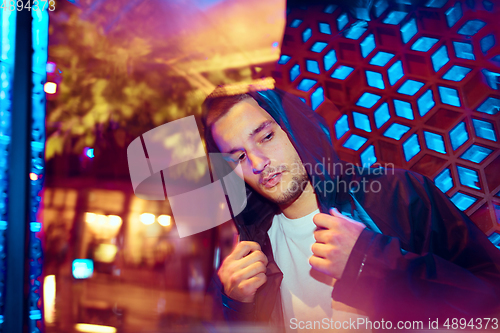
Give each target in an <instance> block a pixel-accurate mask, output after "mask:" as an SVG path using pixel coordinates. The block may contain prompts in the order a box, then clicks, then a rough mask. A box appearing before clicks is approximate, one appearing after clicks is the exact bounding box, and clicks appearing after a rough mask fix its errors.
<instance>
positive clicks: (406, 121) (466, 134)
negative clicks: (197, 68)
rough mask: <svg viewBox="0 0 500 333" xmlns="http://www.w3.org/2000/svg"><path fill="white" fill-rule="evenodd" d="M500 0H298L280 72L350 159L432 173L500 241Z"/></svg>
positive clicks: (281, 83)
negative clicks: (394, 0) (361, 12)
mask: <svg viewBox="0 0 500 333" xmlns="http://www.w3.org/2000/svg"><path fill="white" fill-rule="evenodd" d="M401 2H404V1H401ZM499 7H500V4H498V3H493V2H491V1H470V0H467V1H456V0H450V1H447V0H430V1H428V2H427V3H425V4H424V5H421V6H418V7H415V6H406V5H404V4H401V5H399V6H398V7H397V8H391V7H390V6H389V5H388V3H387V1H375V4H374V6H373V8H372V10H371V12H370V13H369V16H370V20H369V21H368V20H367V21H363V20H356V19H355V18H353V17H352V16H351V15H350V14H349V13H347V12H344V11H343V9H342V8H340V7H337V6H335V5H321V6H310V7H307V8H305V7H304V8H293V9H291V10H289V11H288V13H287V27H286V29H285V35H284V38H283V45H282V49H281V57H280V59H279V61H278V63H277V64H276V68H275V70H274V71H273V73H272V76H273V77H274V78H275V80H276V84H277V86H278V87H279V88H282V89H284V90H288V91H291V92H293V93H294V94H296V95H298V96H301V98H302V99H303V100H304V102H306V103H307V104H309V105H310V106H311V107H312V108H313V109H314V110H316V112H318V113H320V114H321V115H322V116H323V117H324V118H325V119H326V120H327V121H328V123H329V125H330V126H331V129H332V133H335V138H334V144H335V148H336V149H337V151H338V152H339V155H340V156H341V158H342V159H344V160H346V161H349V162H355V163H359V164H364V165H372V164H373V163H376V162H377V163H382V164H383V163H393V164H394V165H395V167H400V168H405V169H409V170H414V171H417V172H419V173H421V174H424V175H426V176H428V177H429V178H431V179H433V180H434V182H435V184H436V185H437V186H438V187H439V188H440V189H441V191H443V192H445V193H446V194H447V195H448V196H449V197H450V198H451V200H452V201H453V202H454V203H455V205H456V206H457V207H458V208H459V209H461V210H463V211H464V212H465V213H466V214H468V215H469V216H470V217H471V219H472V220H473V221H474V222H475V223H476V224H477V225H478V226H479V227H480V228H481V229H482V230H483V231H484V232H485V233H486V234H488V235H490V240H491V241H492V242H494V243H495V244H497V245H498V244H500V224H499V222H500V137H499V127H500V112H499V110H500V90H499V89H500V47H499V42H498V40H499V39H500V24H499V23H498V21H499V19H500V8H499Z"/></svg>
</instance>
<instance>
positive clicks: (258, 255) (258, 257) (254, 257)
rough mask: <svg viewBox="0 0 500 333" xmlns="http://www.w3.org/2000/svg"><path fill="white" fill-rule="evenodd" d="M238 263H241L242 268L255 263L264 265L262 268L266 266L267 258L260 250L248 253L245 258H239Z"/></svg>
mask: <svg viewBox="0 0 500 333" xmlns="http://www.w3.org/2000/svg"><path fill="white" fill-rule="evenodd" d="M240 261H241V264H242V265H243V266H242V267H244V266H248V265H250V264H251V263H254V262H256V261H260V262H262V263H263V264H264V266H267V263H268V260H267V256H266V255H265V254H264V252H262V251H260V250H257V251H253V252H252V253H250V254H249V255H247V256H246V257H243V258H241V259H240Z"/></svg>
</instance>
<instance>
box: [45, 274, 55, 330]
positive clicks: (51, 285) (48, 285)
mask: <svg viewBox="0 0 500 333" xmlns="http://www.w3.org/2000/svg"><path fill="white" fill-rule="evenodd" d="M55 302H56V276H55V275H47V276H46V277H45V279H44V280H43V309H44V313H45V322H46V323H47V324H52V323H53V322H54V319H55Z"/></svg>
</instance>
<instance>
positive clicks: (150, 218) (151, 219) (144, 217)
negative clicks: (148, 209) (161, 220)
mask: <svg viewBox="0 0 500 333" xmlns="http://www.w3.org/2000/svg"><path fill="white" fill-rule="evenodd" d="M139 219H140V220H141V222H142V223H143V224H144V225H151V224H153V223H155V216H154V214H150V213H143V214H141V216H140V218H139Z"/></svg>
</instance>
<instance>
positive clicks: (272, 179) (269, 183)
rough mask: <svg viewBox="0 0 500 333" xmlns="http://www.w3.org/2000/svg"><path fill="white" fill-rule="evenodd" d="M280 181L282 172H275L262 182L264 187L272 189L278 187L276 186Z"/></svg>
mask: <svg viewBox="0 0 500 333" xmlns="http://www.w3.org/2000/svg"><path fill="white" fill-rule="evenodd" d="M280 180H281V172H273V173H272V174H270V175H269V176H267V177H265V178H264V179H263V180H262V185H264V186H265V187H266V188H271V187H274V186H276V184H278V183H279V182H280Z"/></svg>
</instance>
